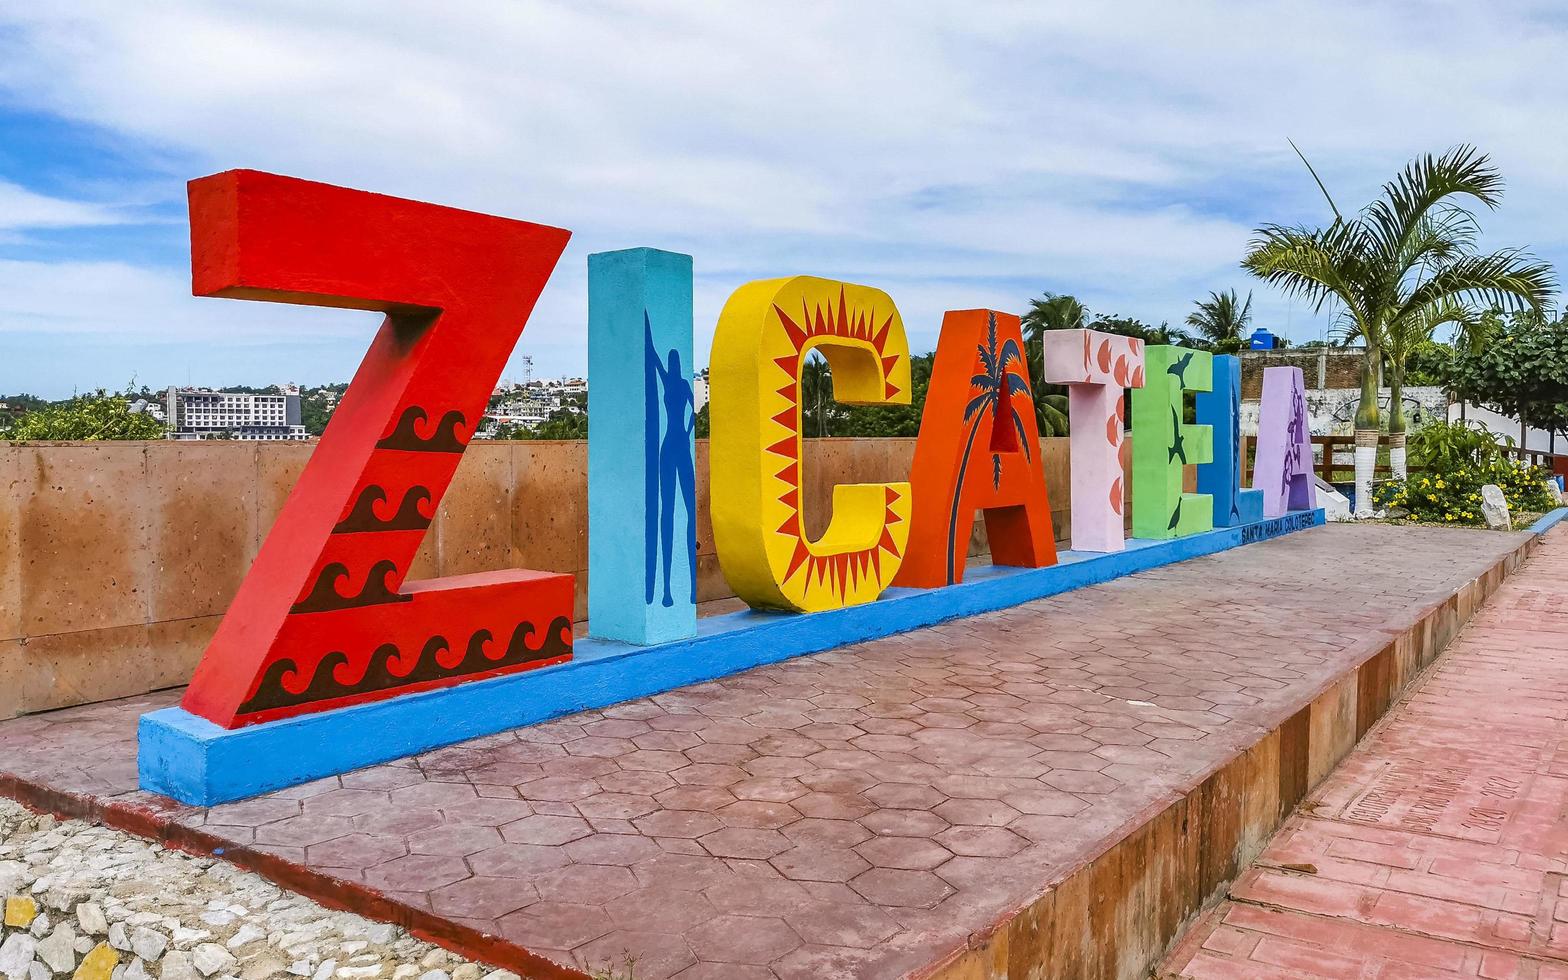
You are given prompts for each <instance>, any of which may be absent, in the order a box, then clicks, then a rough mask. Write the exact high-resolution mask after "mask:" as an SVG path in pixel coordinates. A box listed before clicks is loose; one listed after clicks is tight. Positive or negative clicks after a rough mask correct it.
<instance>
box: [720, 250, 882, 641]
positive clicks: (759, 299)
mask: <svg viewBox="0 0 1568 980" xmlns="http://www.w3.org/2000/svg"><path fill="white" fill-rule="evenodd" d="M812 350H819V351H821V353H822V354H823V356H825V357H826V358H827V360H828V365H829V368H830V369H831V371H832V377H833V394H834V397H835V399H836V400H838V401H840V402H846V403H851V404H870V405H885V404H906V405H907V404H908V403H909V400H910V375H909V344H908V340H907V339H906V338H905V335H904V324H903V320H902V319H901V318H900V317H899V315H898V309H897V307H895V306H894V305H893V301H892V299H891V298H890V297H889V296H888V295H887V294H886V293H884V292H882V291H881V290H879V289H872V288H870V287H867V286H856V285H853V284H850V283H841V282H834V281H830V280H825V279H816V278H813V277H810V276H797V277H795V278H792V279H774V280H767V281H763V282H756V283H751V284H749V285H747V286H743V287H741V289H739V290H737V291H736V293H735V295H733V296H732V297H731V298H730V300H729V302H728V303H727V304H726V305H725V307H724V312H723V313H722V314H721V315H720V318H719V326H718V330H717V331H716V332H715V334H714V342H713V357H712V365H713V370H712V371H711V377H712V379H713V390H712V399H713V407H712V409H711V410H710V414H711V417H712V420H713V422H712V458H713V464H712V466H711V470H712V473H713V476H712V481H713V493H712V500H713V525H714V541H715V544H716V545H717V547H718V551H719V561H720V564H721V565H722V567H723V569H724V574H725V577H726V578H727V579H728V580H729V582H730V584H731V585H732V586H733V587H734V588H735V591H736V594H737V595H739V596H740V597H741V598H743V599H745V600H746V601H747V602H748V603H749V604H751V605H752V606H757V607H763V608H783V609H793V610H798V611H802V612H814V611H818V610H823V609H835V608H839V607H841V606H846V605H854V604H857V603H862V602H870V601H871V600H873V599H875V598H876V597H877V596H878V595H880V594H881V593H882V590H883V589H885V588H886V587H887V585H888V584H889V583H890V582H892V580H893V576H894V574H895V573H896V572H897V571H898V566H899V564H900V562H901V561H902V560H903V555H904V551H905V547H906V545H907V543H908V539H909V513H910V494H909V485H908V484H907V483H864V484H848V485H840V486H837V487H835V488H834V489H833V517H832V520H831V521H830V522H829V524H828V528H827V530H826V531H825V532H824V533H823V534H822V536H821V537H819V538H818V539H816V540H815V541H813V540H810V539H809V538H808V537H807V536H806V532H805V524H804V517H803V513H802V503H803V502H802V493H801V485H802V480H803V473H802V463H803V460H802V451H803V443H802V440H801V409H800V376H801V366H802V364H803V363H804V361H805V358H806V355H807V354H808V353H810V352H811V351H812Z"/></svg>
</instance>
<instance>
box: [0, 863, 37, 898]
mask: <svg viewBox="0 0 1568 980" xmlns="http://www.w3.org/2000/svg"><path fill="white" fill-rule="evenodd" d="M31 877H32V873H31V872H29V871H28V870H27V865H25V864H23V863H22V862H20V861H0V895H15V894H16V893H17V892H19V891H21V890H22V886H23V885H24V884H26V882H27V880H28V879H29V878H31Z"/></svg>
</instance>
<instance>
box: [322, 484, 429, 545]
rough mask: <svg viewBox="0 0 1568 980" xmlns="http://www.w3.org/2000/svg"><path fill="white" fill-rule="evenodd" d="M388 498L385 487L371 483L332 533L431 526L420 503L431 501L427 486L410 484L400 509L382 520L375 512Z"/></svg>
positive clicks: (399, 506)
mask: <svg viewBox="0 0 1568 980" xmlns="http://www.w3.org/2000/svg"><path fill="white" fill-rule="evenodd" d="M386 500H387V492H386V490H385V489H383V488H381V487H378V486H376V485H375V484H374V483H372V484H371V485H370V486H368V487H366V488H365V489H363V490H361V491H360V492H359V499H358V500H356V501H354V509H353V510H351V511H349V512H348V516H347V517H345V518H343V519H342V520H341V521H339V522H338V525H337V527H334V528H333V529H332V533H333V534H348V533H351V532H354V531H423V530H424V529H425V528H427V527H429V526H430V518H428V517H426V516H425V515H424V514H422V513H420V511H419V505H420V504H421V503H429V502H430V489H429V488H428V487H421V486H412V487H409V488H408V492H407V493H405V494H403V502H402V503H401V504H398V507H397V513H396V514H393V515H392V516H391V517H390V518H388V519H386V520H384V521H383V520H382V519H381V518H379V517H377V516H376V505H377V504H383V503H386ZM432 509H433V508H432Z"/></svg>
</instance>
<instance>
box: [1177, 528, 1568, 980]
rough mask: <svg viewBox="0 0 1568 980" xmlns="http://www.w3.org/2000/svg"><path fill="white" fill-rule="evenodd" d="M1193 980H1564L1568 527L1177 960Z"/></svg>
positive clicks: (1473, 624) (1567, 934)
mask: <svg viewBox="0 0 1568 980" xmlns="http://www.w3.org/2000/svg"><path fill="white" fill-rule="evenodd" d="M1163 969H1164V973H1163V974H1162V975H1164V976H1169V977H1190V978H1194V980H1232V978H1235V980H1241V978H1245V980H1271V978H1282V977H1336V978H1337V977H1347V978H1362V980H1372V978H1377V980H1442V978H1449V977H1455V978H1457V977H1484V978H1486V980H1568V527H1563V528H1559V529H1558V530H1555V531H1553V532H1551V533H1550V534H1549V535H1548V536H1547V538H1546V540H1545V541H1544V542H1543V543H1542V546H1541V548H1540V549H1539V550H1538V551H1537V552H1536V554H1535V556H1534V557H1533V558H1531V559H1530V561H1529V562H1528V563H1527V564H1526V565H1524V566H1523V567H1522V568H1521V569H1520V570H1519V571H1518V572H1517V573H1515V574H1514V576H1513V577H1511V578H1509V579H1508V580H1507V581H1506V582H1504V583H1503V586H1502V588H1501V589H1499V590H1498V592H1497V593H1496V594H1494V595H1493V596H1492V598H1491V599H1490V600H1489V601H1488V602H1487V603H1486V605H1485V606H1484V607H1483V608H1482V610H1481V611H1480V612H1479V613H1477V614H1476V616H1475V617H1474V618H1473V619H1472V620H1471V621H1470V625H1469V626H1468V627H1467V628H1466V629H1465V630H1464V631H1463V632H1461V633H1460V634H1459V637H1458V638H1457V639H1456V640H1455V641H1454V642H1453V644H1452V645H1451V646H1450V647H1449V652H1448V653H1447V655H1446V656H1445V657H1444V658H1443V659H1442V660H1440V661H1439V662H1438V664H1437V666H1436V667H1435V668H1434V670H1433V673H1432V674H1431V675H1430V676H1429V678H1428V679H1427V680H1426V681H1425V683H1424V684H1422V685H1421V687H1420V689H1419V690H1418V691H1417V692H1416V693H1415V694H1413V695H1412V696H1411V698H1410V699H1409V700H1408V701H1406V702H1405V703H1403V704H1400V705H1397V706H1396V707H1395V708H1393V709H1392V710H1391V711H1390V712H1389V714H1388V716H1387V719H1386V721H1385V722H1384V723H1383V724H1382V726H1380V727H1379V728H1378V729H1376V730H1374V732H1373V733H1372V734H1371V735H1370V736H1369V737H1368V738H1367V739H1366V740H1365V741H1364V742H1363V743H1362V744H1361V746H1360V747H1359V748H1358V749H1357V750H1356V751H1355V752H1354V753H1353V754H1352V755H1351V756H1350V757H1348V758H1347V759H1346V760H1345V761H1344V762H1343V763H1342V764H1341V766H1340V767H1339V768H1338V769H1336V770H1335V771H1334V773H1333V775H1332V776H1330V777H1329V778H1328V779H1327V780H1326V781H1325V782H1324V783H1323V784H1322V785H1321V786H1320V787H1319V788H1318V790H1317V791H1316V792H1314V793H1313V794H1312V796H1311V797H1310V798H1309V799H1308V801H1307V802H1305V803H1303V804H1302V807H1301V810H1300V812H1298V814H1297V815H1296V816H1294V817H1292V818H1291V819H1290V821H1289V822H1288V823H1287V824H1286V825H1285V827H1284V828H1283V829H1282V830H1281V831H1280V833H1279V835H1278V836H1277V837H1276V838H1275V839H1274V840H1272V841H1271V842H1270V843H1269V845H1268V847H1267V849H1266V850H1265V851H1264V853H1263V855H1262V856H1261V857H1260V858H1259V859H1258V861H1257V863H1256V864H1255V865H1254V866H1253V867H1251V868H1250V869H1248V870H1247V872H1246V873H1245V874H1244V875H1242V877H1241V878H1240V879H1238V881H1237V882H1236V884H1235V885H1234V886H1233V887H1232V889H1231V897H1230V900H1229V901H1227V902H1225V903H1224V904H1223V905H1221V906H1220V907H1219V908H1217V909H1216V910H1214V911H1213V912H1211V913H1210V914H1209V915H1208V916H1207V917H1206V918H1205V919H1204V921H1203V922H1202V923H1201V924H1200V925H1199V926H1198V927H1197V928H1195V929H1194V930H1192V931H1191V932H1190V933H1189V934H1188V935H1187V936H1186V937H1184V939H1183V940H1182V941H1181V942H1180V943H1179V944H1178V946H1177V948H1176V950H1175V951H1174V953H1173V954H1172V955H1171V956H1170V957H1169V959H1168V960H1167V962H1166V964H1165V966H1164V968H1163Z"/></svg>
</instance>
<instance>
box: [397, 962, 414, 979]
mask: <svg viewBox="0 0 1568 980" xmlns="http://www.w3.org/2000/svg"><path fill="white" fill-rule="evenodd" d="M417 976H419V967H417V966H415V965H414V964H412V963H404V964H403V965H402V966H399V967H397V968H396V969H394V970H393V971H392V980H413V978H414V977H417Z"/></svg>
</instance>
